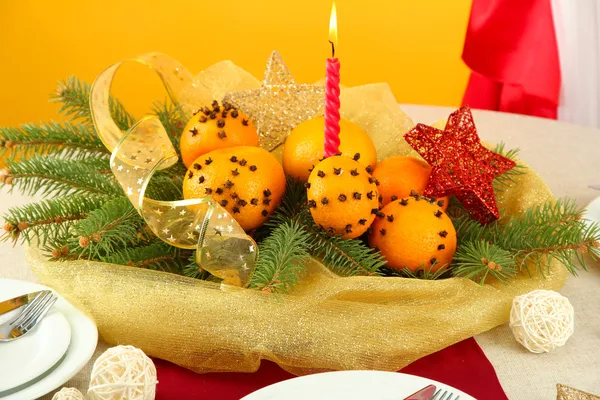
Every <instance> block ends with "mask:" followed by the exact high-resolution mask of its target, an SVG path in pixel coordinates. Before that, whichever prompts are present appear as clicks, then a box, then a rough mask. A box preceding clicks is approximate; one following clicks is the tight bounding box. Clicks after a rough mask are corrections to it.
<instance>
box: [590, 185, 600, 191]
mask: <svg viewBox="0 0 600 400" xmlns="http://www.w3.org/2000/svg"><path fill="white" fill-rule="evenodd" d="M588 187H589V188H590V189H595V190H600V185H590V186H588Z"/></svg>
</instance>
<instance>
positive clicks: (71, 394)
mask: <svg viewBox="0 0 600 400" xmlns="http://www.w3.org/2000/svg"><path fill="white" fill-rule="evenodd" d="M84 399H85V397H83V394H81V392H80V391H79V390H77V389H75V388H67V387H66V388H62V389H60V391H58V392H56V393H54V396H52V400H84Z"/></svg>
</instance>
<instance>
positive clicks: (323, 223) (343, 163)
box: [306, 156, 379, 239]
mask: <svg viewBox="0 0 600 400" xmlns="http://www.w3.org/2000/svg"><path fill="white" fill-rule="evenodd" d="M306 186H307V195H308V207H309V209H310V213H311V215H312V217H313V220H314V221H315V223H316V224H317V225H319V226H320V227H321V229H324V230H325V231H326V232H327V233H329V234H332V235H333V234H339V235H343V237H344V238H345V239H352V238H355V237H358V236H360V235H362V234H363V233H364V232H365V231H366V230H367V229H368V228H369V225H371V223H372V222H373V219H375V216H376V215H379V208H378V204H379V203H378V199H377V198H378V194H377V186H376V184H375V180H374V179H373V177H372V176H371V174H369V173H368V172H367V170H366V168H365V167H364V165H362V164H360V163H359V162H358V161H354V160H353V159H352V158H350V157H345V156H333V157H329V158H326V159H325V160H323V161H321V162H320V163H318V164H317V165H316V166H315V168H314V169H313V171H312V172H311V173H310V176H309V178H308V182H307V183H306Z"/></svg>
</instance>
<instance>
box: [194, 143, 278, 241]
mask: <svg viewBox="0 0 600 400" xmlns="http://www.w3.org/2000/svg"><path fill="white" fill-rule="evenodd" d="M284 192H285V175H284V173H283V168H282V167H281V164H279V162H278V161H277V159H276V158H275V157H274V156H273V155H272V154H271V153H269V152H268V151H266V150H264V149H262V148H260V147H252V146H238V147H230V148H225V149H217V150H213V151H211V152H210V153H207V154H204V155H202V156H200V157H198V158H197V159H196V160H195V161H194V162H193V163H192V165H191V166H190V168H189V169H188V170H187V173H186V175H185V179H184V181H183V197H184V198H185V199H192V198H199V197H205V196H211V197H212V198H213V199H215V200H216V201H217V202H218V203H219V204H220V205H221V206H222V207H224V208H225V209H226V210H227V211H228V212H229V213H230V214H231V215H232V217H233V218H235V219H236V221H237V222H239V224H240V226H241V227H242V228H243V229H244V230H246V231H250V230H252V229H256V228H258V227H259V226H261V225H262V224H263V223H264V222H265V220H266V219H267V217H268V216H269V215H270V214H272V213H273V212H274V211H275V209H276V208H277V205H278V204H279V202H280V201H281V197H282V196H283V193H284Z"/></svg>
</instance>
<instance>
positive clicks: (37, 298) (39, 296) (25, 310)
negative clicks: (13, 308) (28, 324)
mask: <svg viewBox="0 0 600 400" xmlns="http://www.w3.org/2000/svg"><path fill="white" fill-rule="evenodd" d="M48 293H50V291H49V290H44V291H42V292H40V293H38V294H37V296H35V297H34V298H33V300H31V301H30V302H29V303H27V304H26V305H25V307H23V310H21V312H20V313H19V315H18V316H17V317H16V318H15V319H14V320H13V321H11V322H10V324H11V325H16V324H18V323H20V322H21V321H22V320H23V318H24V317H25V315H26V314H27V313H28V312H29V310H30V309H31V308H32V307H34V306H36V305H38V304H39V302H40V300H42V299H43V298H44V296H46V295H47V294H48Z"/></svg>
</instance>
